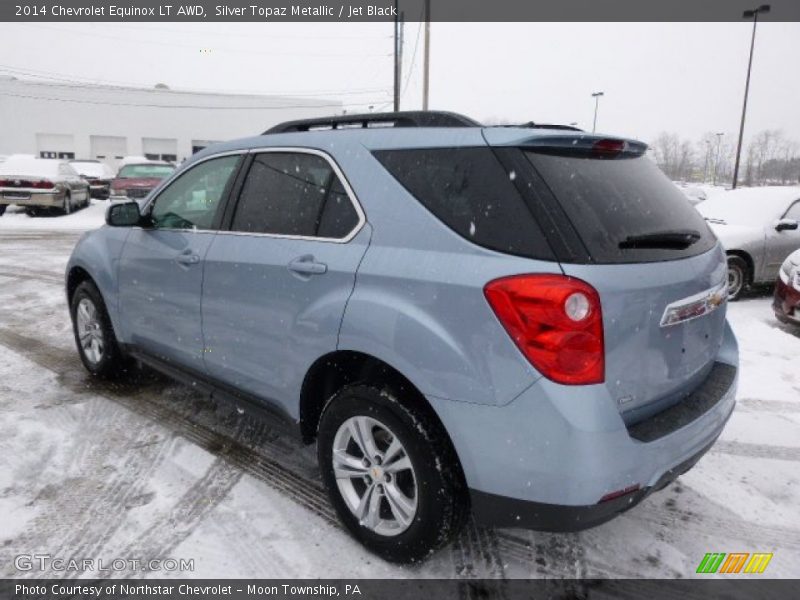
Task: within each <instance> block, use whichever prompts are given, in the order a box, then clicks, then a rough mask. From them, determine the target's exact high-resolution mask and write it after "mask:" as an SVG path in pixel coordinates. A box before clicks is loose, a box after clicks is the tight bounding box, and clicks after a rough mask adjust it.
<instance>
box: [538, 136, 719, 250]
mask: <svg viewBox="0 0 800 600" xmlns="http://www.w3.org/2000/svg"><path fill="white" fill-rule="evenodd" d="M525 155H526V156H527V158H528V160H529V161H530V163H531V164H532V165H533V166H534V167H535V169H536V171H538V173H539V175H540V176H541V177H542V179H543V180H544V181H545V183H546V184H547V186H548V187H549V188H550V190H551V191H552V192H553V194H554V196H555V197H556V199H557V201H558V203H559V204H560V205H561V207H562V208H563V209H564V211H565V212H566V214H567V216H568V217H569V219H570V221H571V222H572V224H573V226H574V227H575V229H576V231H577V232H578V235H580V237H581V239H582V240H583V243H584V245H585V246H586V248H587V250H588V251H589V254H590V255H591V258H592V261H593V262H598V263H626V262H627V263H631V262H651V261H660V260H675V259H679V258H685V257H689V256H695V255H698V254H701V253H703V252H706V251H708V250H710V249H711V248H712V247H713V246H714V245H715V244H716V238H715V237H714V234H713V233H711V230H710V229H709V228H708V226H707V225H706V222H705V219H704V218H703V217H702V216H701V215H700V214H699V213H698V212H697V211H696V210H695V209H694V208H693V207H692V206H691V204H689V201H688V200H687V199H686V197H685V196H684V195H683V194H682V193H681V191H680V190H679V189H678V188H677V187H676V186H675V185H674V184H673V183H672V182H671V181H669V179H667V177H666V176H665V175H664V174H663V173H662V172H661V170H660V169H659V168H658V167H657V166H656V164H655V163H654V162H653V161H652V160H650V159H649V158H647V157H646V156H637V157H630V158H628V157H625V158H622V157H620V158H614V159H603V158H591V157H585V156H566V155H563V154H555V153H552V154H551V153H546V152H542V151H525ZM682 234H686V235H688V236H689V237H690V238H691V239H693V241H691V243H684V242H682V241H681V239H680V235H682Z"/></svg>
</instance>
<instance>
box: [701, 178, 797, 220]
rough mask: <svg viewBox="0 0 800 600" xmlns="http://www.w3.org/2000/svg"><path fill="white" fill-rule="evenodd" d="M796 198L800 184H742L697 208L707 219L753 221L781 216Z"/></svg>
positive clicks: (717, 195) (715, 196)
mask: <svg viewBox="0 0 800 600" xmlns="http://www.w3.org/2000/svg"><path fill="white" fill-rule="evenodd" d="M794 200H800V186H767V187H755V188H740V189H738V190H731V191H728V192H722V193H719V194H716V195H714V196H713V197H711V198H709V199H708V200H706V201H705V202H703V203H701V204H698V205H697V206H696V207H695V208H697V210H698V211H699V212H700V214H701V215H703V216H704V217H706V218H707V219H722V220H723V221H725V222H726V223H729V224H737V225H753V224H754V223H766V222H768V221H771V220H773V219H778V218H780V217H781V215H783V213H784V212H786V209H787V208H789V205H790V204H791V203H792V202H793V201H794Z"/></svg>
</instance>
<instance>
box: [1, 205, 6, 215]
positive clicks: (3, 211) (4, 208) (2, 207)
mask: <svg viewBox="0 0 800 600" xmlns="http://www.w3.org/2000/svg"><path fill="white" fill-rule="evenodd" d="M5 213H6V205H5V204H0V217H2V216H3V215H4V214H5Z"/></svg>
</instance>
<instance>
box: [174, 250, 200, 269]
mask: <svg viewBox="0 0 800 600" xmlns="http://www.w3.org/2000/svg"><path fill="white" fill-rule="evenodd" d="M175 261H176V262H178V263H179V264H182V265H196V264H197V263H199V262H200V257H199V256H198V255H197V254H195V253H194V252H192V250H188V249H187V250H184V251H183V252H181V253H180V254H178V256H176V257H175Z"/></svg>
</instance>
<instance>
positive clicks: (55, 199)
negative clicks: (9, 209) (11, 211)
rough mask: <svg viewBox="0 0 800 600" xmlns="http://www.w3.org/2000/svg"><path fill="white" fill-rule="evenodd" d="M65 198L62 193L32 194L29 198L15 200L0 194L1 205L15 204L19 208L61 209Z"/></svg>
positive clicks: (12, 197)
mask: <svg viewBox="0 0 800 600" xmlns="http://www.w3.org/2000/svg"><path fill="white" fill-rule="evenodd" d="M63 203H64V196H63V194H61V193H55V194H54V193H51V192H47V193H42V192H31V193H30V194H29V196H28V197H27V198H15V197H14V196H13V195H11V196H8V195H6V193H3V192H0V204H5V205H8V204H15V205H17V206H37V207H45V208H61V206H62V205H63Z"/></svg>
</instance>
